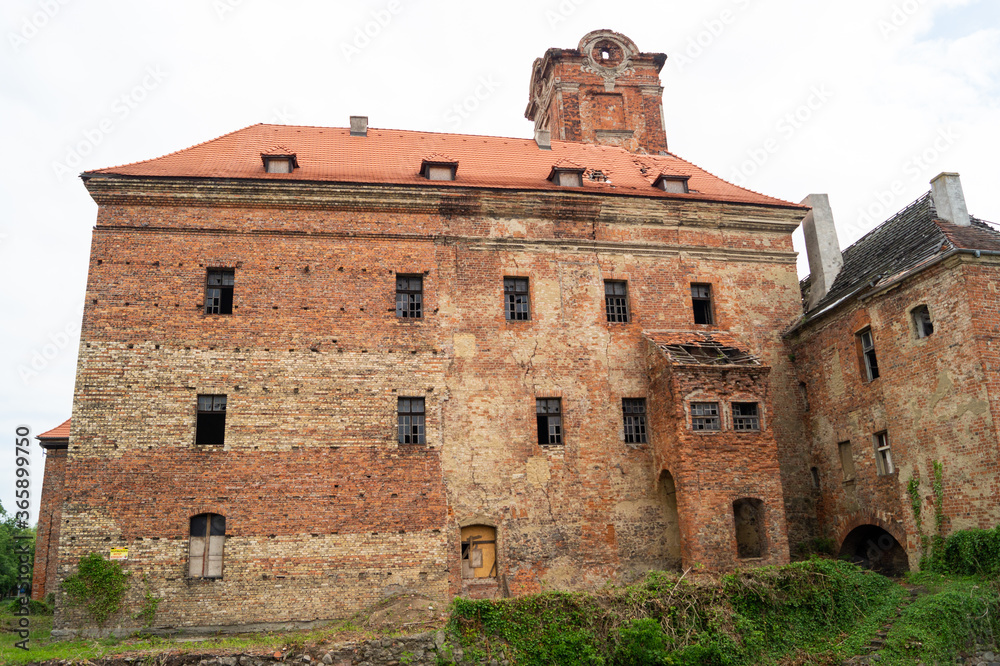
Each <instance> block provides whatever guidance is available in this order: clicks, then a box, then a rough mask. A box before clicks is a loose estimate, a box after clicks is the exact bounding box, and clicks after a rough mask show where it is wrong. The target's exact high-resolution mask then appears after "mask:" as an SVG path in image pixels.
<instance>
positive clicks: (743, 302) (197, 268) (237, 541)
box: [57, 184, 798, 626]
mask: <svg viewBox="0 0 1000 666" xmlns="http://www.w3.org/2000/svg"><path fill="white" fill-rule="evenodd" d="M133 186H134V185H128V184H126V185H123V186H122V192H121V193H120V195H119V198H122V197H123V196H125V195H128V194H129V193H128V188H129V187H133ZM334 187H336V186H334ZM390 189H391V188H386V190H387V198H388V196H389V195H391V196H395V197H396V198H397V200H401V201H409V203H408V204H407V205H408V207H409V209H410V210H407V209H406V208H403V209H399V210H393V211H391V212H385V211H381V212H377V213H376V212H372V211H371V210H367V211H366V210H365V206H364V205H361V204H357V203H356V204H354V205H352V206H342V207H332V206H327V207H323V206H319V205H317V206H316V207H313V208H308V207H298V208H290V207H284V208H267V207H264V204H265V203H266V202H267V200H268V199H267V196H266V193H261V192H258V193H256V195H255V196H256V198H255V199H254V200H253V201H254V204H253V205H247V206H242V207H241V206H237V205H235V204H233V203H232V202H230V203H229V204H228V205H225V206H204V207H193V206H153V205H147V204H141V205H140V204H136V205H128V204H127V202H126V203H108V202H106V201H105V202H104V203H103V204H102V206H101V208H100V209H99V214H98V227H97V229H96V230H95V234H94V240H93V244H92V257H91V270H90V276H89V280H88V289H87V303H86V310H85V315H84V324H83V345H82V348H81V354H80V363H79V369H78V376H77V387H76V397H75V403H74V414H73V440H72V442H73V444H72V447H71V450H70V452H69V462H68V465H69V469H70V473H69V481H68V486H67V492H68V495H69V500H68V503H67V505H66V512H65V513H66V519H67V523H66V524H67V530H66V532H65V533H64V535H63V538H62V540H61V545H60V559H61V563H62V566H61V568H60V576H65V575H67V574H68V573H69V572H70V571H71V570H72V563H74V562H75V561H76V559H77V558H78V557H79V556H80V555H82V554H83V553H85V552H88V551H91V550H98V551H100V552H104V551H106V550H107V549H109V548H111V547H115V546H127V547H128V548H129V560H128V564H127V566H128V567H129V568H131V569H132V570H134V571H136V572H141V573H144V574H146V575H147V577H148V580H149V581H150V586H151V589H152V591H153V592H154V594H156V595H157V596H161V597H164V598H165V601H164V602H163V603H162V604H161V606H160V615H159V618H158V623H160V622H162V623H172V624H176V625H178V626H184V625H191V624H220V625H228V624H242V623H248V622H275V621H284V620H290V619H303V620H306V619H315V618H329V617H338V616H344V615H347V614H349V613H350V612H352V611H354V610H356V609H358V608H360V607H363V606H365V605H367V604H369V603H372V602H374V601H377V600H378V599H380V598H382V597H383V596H384V595H386V594H388V593H390V592H392V591H394V590H402V589H418V590H420V591H421V592H423V593H425V594H429V595H431V596H435V597H446V596H448V595H449V594H453V593H456V592H458V591H460V590H461V589H462V584H461V579H460V549H459V525H460V524H474V523H483V524H488V525H491V526H495V527H496V529H497V540H498V544H497V550H498V561H499V577H498V580H497V581H496V586H497V593H521V592H529V591H535V590H538V589H541V588H543V587H556V588H564V589H565V588H574V587H588V586H594V585H599V584H601V583H603V582H604V581H605V580H606V579H607V578H608V577H612V576H615V575H619V574H625V573H628V572H630V571H641V570H644V569H647V568H650V567H657V566H663V565H664V564H665V563H667V562H670V561H671V557H670V554H669V553H668V552H667V551H668V548H667V544H666V542H665V538H664V536H663V534H664V532H665V530H666V529H667V527H668V523H669V517H668V516H667V515H666V511H665V510H664V506H663V498H662V493H660V492H659V490H658V480H659V473H660V469H659V468H658V467H656V465H655V461H654V456H653V449H652V447H651V445H648V444H647V445H645V446H635V447H633V446H626V445H625V444H624V442H623V435H622V414H621V400H622V398H641V397H645V398H647V400H649V401H650V403H652V404H656V403H657V397H656V396H654V395H653V393H652V392H651V391H652V389H651V388H650V383H649V379H650V377H649V371H648V367H647V361H646V338H645V337H644V335H643V331H644V330H646V329H650V330H653V329H682V330H684V329H694V328H699V329H702V330H727V331H729V332H730V334H731V335H733V336H735V337H736V338H738V339H740V340H741V341H742V343H743V344H745V346H746V347H747V348H748V349H749V350H751V351H752V352H754V353H756V354H758V355H760V356H761V357H762V359H763V360H764V362H765V363H766V364H767V365H768V366H769V367H770V368H771V374H770V382H771V386H772V387H773V388H771V389H770V391H771V397H770V403H769V404H771V403H773V404H775V405H780V404H783V403H782V400H784V399H786V398H787V397H788V395H792V394H793V392H792V391H787V392H786V391H785V389H784V388H780V389H779V388H778V386H779V385H781V386H785V385H794V383H795V382H794V375H793V374H792V372H791V369H790V366H789V363H788V359H787V351H786V350H785V348H784V345H783V343H782V342H781V341H780V339H779V338H778V334H777V331H778V329H779V328H780V326H777V325H776V324H775V322H781V323H782V324H783V325H787V323H790V322H791V321H793V320H794V317H795V315H796V313H797V307H798V292H797V281H796V277H795V268H794V263H793V255H792V254H791V244H790V237H789V233H790V229H791V227H792V226H794V223H795V221H796V220H795V219H794V218H795V216H796V214H797V213H796V212H795V211H791V210H789V211H785V210H780V209H773V210H772V209H760V208H756V207H745V208H742V207H739V206H721V205H717V204H705V203H699V202H688V201H685V202H669V203H667V204H666V205H664V203H663V202H648V201H642V200H630V201H624V200H623V199H622V198H615V197H608V198H596V197H581V196H575V195H560V196H559V197H548V198H546V197H539V198H538V200H537V201H536V200H535V199H534V198H532V199H531V200H528V199H525V198H523V197H522V196H521V195H519V194H516V193H513V194H507V193H504V194H495V193H494V194H490V195H485V194H472V193H469V194H465V195H463V196H462V205H461V206H458V205H456V202H455V197H454V196H453V194H452V193H449V194H448V197H447V200H444V199H443V198H441V195H440V193H434V192H433V191H432V192H430V193H428V192H426V191H424V190H413V189H409V190H408V189H404V188H396V190H393V191H391V192H390V191H389V190H390ZM435 197H439V198H438V199H435ZM249 201H250V200H247V202H248V203H249ZM561 202H562V203H565V204H566V205H565V206H560V203H561ZM416 209H421V210H424V211H425V212H423V213H415V212H413V210H416ZM501 209H502V210H505V211H520V213H517V214H512V213H511V212H507V213H506V214H503V215H499V214H489V215H488V214H486V213H484V212H483V211H486V210H492V211H496V210H501ZM435 211H436V212H435ZM529 211H531V212H529ZM539 211H544V213H543V214H539ZM210 267H227V268H234V269H235V290H234V313H233V314H232V315H230V316H220V315H206V314H204V313H203V302H204V289H205V287H204V283H205V272H206V269H207V268H210ZM397 272H398V273H407V274H421V275H423V276H424V308H425V315H426V316H425V317H424V318H423V319H422V320H418V321H402V320H399V319H397V318H396V316H395V308H394V278H395V275H396V273H397ZM504 276H528V277H530V281H531V282H530V285H531V287H530V288H531V294H530V296H531V309H532V318H531V320H530V321H526V322H507V321H506V320H505V319H504V316H503V310H502V303H503V292H502V278H503V277H504ZM606 279H617V280H627V281H628V284H629V304H630V308H631V313H632V318H631V320H630V322H629V323H627V324H609V323H607V321H606V317H605V314H604V292H603V281H604V280H606ZM691 282H711V283H712V284H713V288H714V290H715V295H716V304H715V309H716V312H717V315H718V321H717V325H716V326H714V327H695V326H694V325H693V324H692V314H691V302H690V283H691ZM200 393H224V394H226V395H228V396H229V404H228V410H227V417H226V441H225V446H224V447H204V446H202V447H197V446H195V445H194V444H193V441H194V427H195V418H196V414H195V410H196V396H197V395H198V394H200ZM401 395H410V396H423V397H424V398H425V399H426V401H427V445H426V446H421V447H407V446H401V445H398V444H397V443H396V435H395V424H396V414H395V410H396V398H397V396H401ZM542 397H546V398H553V397H558V398H561V399H562V404H563V424H564V433H565V435H564V436H565V440H564V441H565V443H564V445H563V446H561V447H556V448H547V447H540V446H539V445H538V443H537V438H536V434H535V399H536V398H542ZM767 410H768V413H769V417H768V418H767V420H766V423H768V424H769V425H768V433H766V434H765V435H763V437H762V438H759V442H761V443H760V444H759V445H758V444H754V445H752V446H753V455H754V456H755V457H759V459H760V461H759V469H760V470H770V471H769V473H770V474H771V477H772V482H771V483H770V484H765V483H760V484H756V485H755V486H754V487H753V488H750V487H747V486H746V484H744V483H743V481H740V480H739V479H736V478H735V477H734V479H733V481H732V483H730V484H729V485H728V486H727V481H726V478H725V476H724V473H723V467H725V466H727V465H728V466H729V467H730V468H731V467H733V462H732V461H733V460H735V458H732V457H729V458H725V457H723V458H719V461H720V462H719V464H720V465H722V466H723V467H720V468H719V470H718V473H717V474H716V475H715V478H714V479H713V481H712V483H713V484H714V489H713V490H712V492H713V493H715V496H716V497H718V498H723V497H725V498H726V499H725V501H723V500H722V499H719V500H718V501H717V502H716V504H718V506H719V508H720V510H723V509H724V511H723V514H724V515H722V516H720V517H718V520H719V521H721V522H720V525H721V526H722V527H720V530H728V531H725V532H724V533H725V534H726V535H729V534H731V525H730V526H729V527H726V526H725V521H727V520H728V521H730V522H731V520H732V506H731V502H732V499H730V498H729V495H733V496H734V497H736V496H739V497H743V496H746V493H749V492H753V493H755V494H754V495H753V496H762V497H763V498H764V499H765V501H766V502H767V503H768V507H769V511H770V510H771V509H772V508H773V510H774V511H775V513H774V514H773V515H772V514H768V530H769V531H770V532H769V533H770V540H771V543H772V545H773V548H774V550H773V551H769V553H768V557H771V558H773V559H774V561H780V560H781V559H782V558H783V557H784V556H785V555H783V554H782V550H783V549H784V548H785V546H784V535H783V533H782V530H783V529H784V528H783V527H782V525H781V523H782V519H781V515H780V514H781V511H780V495H778V494H775V493H774V492H773V491H774V488H775V487H776V484H777V483H778V481H777V477H776V474H777V470H778V460H777V459H778V457H779V454H778V453H777V451H776V450H775V448H774V446H773V444H772V443H773V442H774V441H777V442H778V443H779V448H778V451H780V450H781V447H782V446H783V447H784V448H785V449H790V448H792V447H793V445H794V443H795V442H796V441H797V440H796V439H795V433H796V428H795V425H794V423H795V419H796V415H795V413H794V410H788V411H787V412H786V413H781V410H780V409H773V410H772V409H771V408H770V407H768V408H767ZM745 454H746V449H744V450H743V451H742V452H741V455H745ZM783 462H784V461H783ZM793 473H795V472H794V468H793ZM765 486H766V487H765ZM734 493H735V494H734ZM726 502H728V506H727V507H724V506H723V504H725V503H726ZM202 512H213V513H221V514H223V515H225V516H226V517H227V539H226V544H225V548H226V551H225V565H224V566H225V569H224V578H223V580H218V581H205V580H192V579H188V578H187V576H186V573H185V572H186V568H185V567H186V565H187V521H188V519H189V518H190V516H191V515H193V514H196V513H202ZM719 534H720V535H721V534H723V532H722V531H720V532H719ZM688 538H689V539H691V540H695V541H697V540H704V543H702V544H701V546H700V548H701V551H700V552H703V553H705V555H704V556H700V555H699V559H701V560H703V561H705V562H706V563H709V564H712V563H719V565H720V566H725V564H724V563H726V562H732V560H733V556H734V554H733V552H732V551H733V549H734V544H733V543H732V541H731V539H729V538H728V537H727V536H717V535H715V534H711V535H707V534H705V533H704V532H702V533H692V534H691V535H689V536H688ZM716 551H718V552H716ZM724 551H729V552H724ZM286 592H287V593H288V594H285V593H286ZM78 621H79V619H78V618H75V616H74V615H73V614H72V613H71V612H70V611H68V610H67V609H65V608H60V611H59V615H58V616H57V622H58V623H59V624H60V625H61V626H68V625H72V624H73V623H74V622H78Z"/></svg>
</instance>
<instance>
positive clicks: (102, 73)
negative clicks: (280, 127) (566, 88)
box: [0, 0, 1000, 515]
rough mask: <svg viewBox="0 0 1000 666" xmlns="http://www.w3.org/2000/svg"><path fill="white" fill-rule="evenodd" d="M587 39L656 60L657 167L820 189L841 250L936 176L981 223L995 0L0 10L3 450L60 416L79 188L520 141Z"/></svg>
mask: <svg viewBox="0 0 1000 666" xmlns="http://www.w3.org/2000/svg"><path fill="white" fill-rule="evenodd" d="M599 28H609V29H612V30H615V31H618V32H621V33H624V34H625V35H627V36H628V37H631V38H632V39H633V40H634V41H635V43H636V44H637V45H638V47H639V48H640V49H641V50H642V51H646V52H664V53H667V54H668V60H667V63H666V65H665V66H664V68H663V70H662V72H661V74H660V76H661V79H662V83H663V87H664V111H665V117H666V126H667V138H668V142H669V145H670V150H671V151H672V152H674V153H676V154H678V155H679V156H681V157H683V158H685V159H687V160H690V161H692V162H694V163H695V164H698V165H699V166H701V167H703V168H705V169H708V170H709V171H711V172H713V173H715V174H716V175H718V176H720V177H722V178H725V179H727V180H731V181H733V182H735V183H737V184H739V185H742V186H745V187H749V188H751V189H754V190H758V191H760V192H764V193H766V194H769V195H772V196H777V197H781V198H784V199H787V200H789V201H795V202H797V201H800V200H801V199H802V198H803V197H805V196H806V195H807V194H809V193H811V192H826V193H829V195H830V201H831V203H832V205H833V209H834V216H835V217H836V219H837V226H838V230H839V234H840V240H841V244H842V246H846V245H848V244H850V243H851V242H853V241H855V240H857V239H858V238H859V237H860V236H862V235H863V234H864V233H865V232H867V231H869V230H870V229H871V228H873V227H874V226H875V225H876V224H878V223H879V222H881V221H883V220H884V219H886V218H887V217H889V216H890V215H891V214H892V213H894V212H896V211H897V210H899V209H900V208H902V207H904V206H905V205H906V204H908V203H909V202H911V201H912V200H914V199H916V198H917V197H918V196H920V195H921V194H923V193H924V192H926V191H927V190H928V189H929V185H928V182H929V180H930V179H931V178H932V177H933V176H935V175H936V174H938V173H940V172H941V171H957V172H959V173H961V175H962V183H963V185H964V189H965V195H966V199H967V201H968V206H969V210H970V212H971V213H972V214H973V215H976V216H978V217H981V218H984V219H987V220H992V221H997V222H1000V188H998V184H997V180H998V175H1000V174H998V168H997V166H996V164H997V159H996V155H998V154H1000V84H998V74H1000V2H997V1H996V0H838V1H837V2H803V0H699V1H697V2H694V1H691V0H684V1H682V0H655V1H650V0H643V1H642V2H638V1H633V0H615V1H613V2H609V1H606V0H605V1H603V2H598V1H596V0H562V1H561V2H560V1H559V0H551V1H550V0H541V1H538V2H527V1H518V0H507V1H506V2H496V3H488V4H486V3H483V4H480V3H474V2H469V1H466V2H457V1H455V2H445V1H437V0H357V1H355V2H350V3H347V2H333V1H329V2H319V1H314V0H283V1H282V2H277V1H272V0H170V1H169V2H167V1H165V0H157V1H154V0H149V1H147V0H88V1H86V2H85V1H84V0H3V4H2V5H0V33H2V34H0V36H2V43H0V118H2V120H3V122H2V124H0V133H2V141H0V145H3V146H5V150H6V151H7V152H6V153H5V157H4V159H3V160H2V161H0V164H2V166H0V169H2V172H3V173H2V178H0V203H2V206H0V210H2V218H0V275H2V279H3V285H4V287H3V291H2V299H3V300H2V307H3V322H4V324H3V327H2V329H0V335H2V340H0V371H2V373H3V375H2V378H3V379H2V392H3V394H2V403H0V404H2V411H0V417H2V418H0V428H2V429H3V433H5V434H4V438H5V441H7V442H10V443H12V442H13V439H14V431H15V428H16V426H17V425H18V424H27V425H29V426H30V427H31V429H32V435H37V434H38V433H40V432H43V431H45V430H48V429H50V428H52V427H54V426H56V425H58V424H59V423H61V422H62V421H63V420H65V419H66V418H67V417H68V416H69V415H70V412H71V407H72V397H73V383H74V376H75V369H76V356H77V347H78V344H79V323H80V317H81V308H82V303H83V297H84V291H85V288H86V277H87V265H88V254H89V248H90V236H91V229H92V227H93V225H94V222H95V216H96V213H97V206H96V204H95V203H94V202H93V200H91V198H90V196H89V195H88V194H87V191H86V189H85V188H84V187H83V185H82V183H81V182H80V180H79V178H78V174H79V173H80V172H81V171H84V170H87V169H95V168H100V167H106V166H113V165H118V164H123V163H128V162H132V161H137V160H143V159H148V158H152V157H156V156H159V155H163V154H165V153H168V152H172V151H175V150H178V149H181V148H185V147H187V146H191V145H193V144H196V143H199V142H202V141H206V140H208V139H212V138H214V137H216V136H219V135H221V134H225V133H227V132H231V131H233V130H236V129H239V128H241V127H245V126H247V125H251V124H254V123H259V122H268V123H283V124H300V125H320V126H330V127H346V126H347V125H348V117H349V116H351V115H367V116H369V119H370V124H371V126H372V127H379V128H394V129H407V130H425V131H449V132H461V133H468V134H489V135H500V136H513V137H525V138H529V137H531V136H532V123H531V122H529V121H528V120H526V119H525V118H524V109H525V106H526V105H527V102H528V81H529V77H530V74H531V65H532V62H533V61H534V59H535V58H537V57H540V56H541V55H542V54H544V52H545V50H546V49H548V48H550V47H561V48H576V46H577V44H578V42H579V40H580V38H581V37H582V36H583V35H584V34H586V33H587V32H589V31H591V30H595V29H599ZM800 264H801V262H800ZM803 270H804V269H803V268H802V267H801V265H800V272H803ZM33 450H34V452H35V453H34V457H35V460H34V465H35V466H34V467H33V470H34V472H35V473H36V477H35V480H34V485H33V488H34V490H36V491H37V490H40V486H41V483H40V476H38V473H40V471H41V468H40V465H39V463H40V462H41V457H42V456H41V453H40V450H39V449H38V448H37V447H35V448H34V449H33ZM3 451H4V453H3V456H5V457H4V458H3V459H2V460H0V501H2V502H3V505H4V507H6V508H7V509H10V508H11V507H12V505H13V494H14V493H13V486H14V474H13V467H14V452H13V446H11V445H8V446H7V447H5V448H4V449H3ZM37 500H38V495H37V493H36V494H35V497H34V507H33V508H34V511H33V514H35V515H37V506H38V503H37Z"/></svg>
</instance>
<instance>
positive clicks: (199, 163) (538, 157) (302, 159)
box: [84, 125, 804, 209]
mask: <svg viewBox="0 0 1000 666" xmlns="http://www.w3.org/2000/svg"><path fill="white" fill-rule="evenodd" d="M274 146H280V147H281V148H283V149H286V150H287V151H288V152H289V153H295V154H296V156H297V159H298V163H299V164H300V167H299V168H298V169H295V171H294V172H293V173H291V174H272V173H266V172H265V171H264V167H263V164H262V163H261V159H260V156H261V153H262V152H263V151H266V150H268V149H270V148H271V147H274ZM432 154H440V155H447V156H450V158H451V161H456V162H458V163H459V170H458V176H457V177H456V179H455V180H454V181H435V182H434V183H433V185H431V184H429V183H428V182H427V180H426V179H425V178H422V177H421V176H420V175H419V173H420V165H421V163H422V161H423V160H424V159H426V156H428V155H432ZM564 161H566V162H571V163H573V164H574V165H575V166H576V168H588V169H599V170H601V171H604V172H606V173H614V174H615V177H614V180H613V183H612V184H610V185H609V184H607V183H601V182H593V181H585V182H584V186H583V187H582V188H577V191H578V192H587V191H588V190H590V191H593V192H600V193H601V194H608V193H618V194H628V195H633V196H635V195H638V196H646V197H655V198H668V199H669V198H686V199H694V200H709V201H723V202H736V203H750V204H760V205H768V206H781V207H792V208H803V209H804V207H803V206H800V205H799V204H794V203H790V202H787V201H782V200H781V199H776V198H774V197H769V196H765V195H763V194H759V193H757V192H752V191H750V190H746V189H743V188H741V187H737V186H736V185H733V184H732V183H728V182H726V181H724V180H722V179H721V178H718V177H716V176H713V175H712V174H710V173H708V172H707V171H705V170H703V169H700V168H698V167H696V166H695V165H693V164H691V163H690V162H686V161H685V160H682V159H680V158H679V157H677V156H675V155H636V154H634V153H630V152H628V151H626V150H624V149H621V148H617V147H614V146H598V145H592V144H585V143H577V142H567V141H553V142H552V149H551V150H541V149H539V148H538V146H537V145H536V144H535V142H534V140H532V139H513V138H505V137H493V136H475V135H464V134H439V133H432V132H411V131H405V130H386V129H371V128H369V130H368V135H367V136H351V135H350V130H349V129H347V128H329V127H297V126H291V125H251V126H250V127H246V128H244V129H241V130H237V131H235V132H232V133H230V134H226V135H224V136H221V137H219V138H217V139H212V140H211V141H207V142H205V143H201V144H198V145H196V146H192V147H191V148H186V149H184V150H180V151H177V152H174V153H170V154H169V155H165V156H163V157H158V158H155V159H151V160H146V161H143V162H136V163H133V164H127V165H123V166H117V167H110V168H106V169H97V170H95V171H89V172H87V173H86V174H84V175H85V177H94V176H101V175H112V174H114V175H123V176H146V177H174V178H185V177H188V178H240V179H245V178H252V179H261V180H267V179H277V180H303V181H328V182H343V183H391V184H400V185H416V186H423V187H483V188H503V189H520V190H524V189H527V190H561V189H562V188H560V187H559V186H558V185H555V184H554V183H551V182H549V181H548V180H546V178H547V176H548V175H549V174H550V173H551V170H552V166H553V164H559V163H563V162H564ZM580 165H582V166H580ZM664 170H667V171H668V172H669V173H672V174H674V173H676V174H683V175H689V176H690V177H691V179H690V181H689V183H688V185H689V188H690V190H691V191H690V193H685V194H681V193H670V192H663V191H662V190H658V189H656V188H654V187H652V182H653V180H655V178H656V177H657V176H658V175H659V174H660V173H661V172H663V171H664Z"/></svg>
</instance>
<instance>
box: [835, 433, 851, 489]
mask: <svg viewBox="0 0 1000 666" xmlns="http://www.w3.org/2000/svg"><path fill="white" fill-rule="evenodd" d="M837 452H838V453H839V454H840V469H841V470H842V471H843V472H844V481H854V448H853V447H852V446H851V443H850V442H840V443H839V444H837Z"/></svg>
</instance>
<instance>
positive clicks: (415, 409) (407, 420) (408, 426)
mask: <svg viewBox="0 0 1000 666" xmlns="http://www.w3.org/2000/svg"><path fill="white" fill-rule="evenodd" d="M396 414H397V417H396V420H397V423H398V425H399V443H400V444H425V443H426V441H427V440H426V438H425V437H424V399H423V398H400V399H399V401H398V402H397V408H396Z"/></svg>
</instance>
